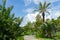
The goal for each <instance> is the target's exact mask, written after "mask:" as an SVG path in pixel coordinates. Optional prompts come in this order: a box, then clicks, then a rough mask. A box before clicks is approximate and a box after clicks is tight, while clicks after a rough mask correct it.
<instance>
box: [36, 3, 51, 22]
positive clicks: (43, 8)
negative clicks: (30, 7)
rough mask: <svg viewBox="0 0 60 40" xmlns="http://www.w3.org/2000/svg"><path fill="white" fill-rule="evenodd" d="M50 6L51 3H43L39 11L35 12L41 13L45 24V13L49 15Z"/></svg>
mask: <svg viewBox="0 0 60 40" xmlns="http://www.w3.org/2000/svg"><path fill="white" fill-rule="evenodd" d="M49 5H50V3H46V2H44V4H42V3H41V2H40V4H39V6H38V9H37V10H35V11H39V12H40V13H42V17H43V22H45V12H46V13H49V12H48V11H47V9H48V8H49ZM49 14H50V13H49Z"/></svg>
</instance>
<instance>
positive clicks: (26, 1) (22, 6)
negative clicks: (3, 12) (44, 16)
mask: <svg viewBox="0 0 60 40" xmlns="http://www.w3.org/2000/svg"><path fill="white" fill-rule="evenodd" d="M39 1H41V0H7V3H6V7H9V6H11V5H13V6H14V8H13V10H12V13H15V16H16V17H20V16H21V17H23V16H25V15H26V14H27V12H26V10H30V9H31V10H33V9H34V8H35V7H36V6H37V5H38V3H39ZM46 1H48V2H52V4H51V7H52V8H53V7H55V6H58V5H59V4H60V1H59V0H51V1H50V0H46ZM41 2H44V0H42V1H41ZM0 3H2V0H0ZM52 5H53V6H52ZM55 8H56V9H58V10H59V8H57V7H55Z"/></svg>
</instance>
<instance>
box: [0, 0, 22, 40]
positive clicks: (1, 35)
mask: <svg viewBox="0 0 60 40" xmlns="http://www.w3.org/2000/svg"><path fill="white" fill-rule="evenodd" d="M5 4H6V0H3V5H0V40H10V39H11V40H13V39H15V40H16V38H17V37H18V36H22V35H21V34H22V32H23V31H21V30H22V28H21V27H20V23H21V21H22V19H21V18H15V17H14V14H10V13H11V11H12V9H13V6H11V7H8V8H5Z"/></svg>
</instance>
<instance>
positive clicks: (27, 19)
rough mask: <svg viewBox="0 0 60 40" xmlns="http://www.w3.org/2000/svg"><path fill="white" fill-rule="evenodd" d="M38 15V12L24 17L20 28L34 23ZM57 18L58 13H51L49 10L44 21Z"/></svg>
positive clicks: (59, 13)
mask: <svg viewBox="0 0 60 40" xmlns="http://www.w3.org/2000/svg"><path fill="white" fill-rule="evenodd" d="M38 13H39V12H36V13H31V14H30V13H28V14H27V15H26V16H25V17H24V19H23V22H22V24H21V25H20V26H25V25H26V24H27V22H35V21H36V16H37V14H38ZM46 15H48V14H46ZM59 16H60V11H55V12H51V10H50V15H48V16H45V19H52V18H54V19H56V18H57V17H59ZM41 17H42V16H41Z"/></svg>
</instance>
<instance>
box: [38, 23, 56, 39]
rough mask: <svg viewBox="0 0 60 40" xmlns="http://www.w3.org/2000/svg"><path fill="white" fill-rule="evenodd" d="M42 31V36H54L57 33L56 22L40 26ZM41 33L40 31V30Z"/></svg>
mask: <svg viewBox="0 0 60 40" xmlns="http://www.w3.org/2000/svg"><path fill="white" fill-rule="evenodd" d="M38 29H39V30H38V31H40V35H42V36H41V37H48V38H52V37H53V36H54V34H55V29H56V27H55V24H54V23H53V22H51V23H48V22H46V23H44V24H42V25H41V26H40V28H38ZM38 34H39V32H38Z"/></svg>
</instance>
